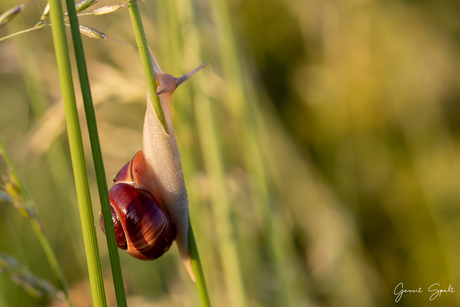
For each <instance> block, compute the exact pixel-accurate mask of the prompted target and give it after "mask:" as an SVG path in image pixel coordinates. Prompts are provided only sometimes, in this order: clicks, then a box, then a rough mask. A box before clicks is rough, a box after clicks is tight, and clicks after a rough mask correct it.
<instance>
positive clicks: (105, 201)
mask: <svg viewBox="0 0 460 307" xmlns="http://www.w3.org/2000/svg"><path fill="white" fill-rule="evenodd" d="M67 4H68V7H69V18H70V24H71V32H72V40H73V43H74V49H75V56H76V60H77V68H78V76H79V80H80V86H81V91H82V95H83V102H84V106H85V114H86V122H87V125H88V132H89V137H90V142H91V151H92V154H93V163H94V168H95V170H96V178H97V186H98V190H99V199H100V202H101V208H102V212H103V218H104V225H107V226H106V227H105V233H106V239H107V245H108V249H109V256H110V264H111V267H112V276H113V282H114V286H115V294H116V298H117V305H118V306H119V307H123V306H127V303H126V295H125V289H124V285H123V276H122V272H121V267H120V259H119V257H118V248H117V243H116V239H115V231H114V227H113V222H112V213H111V207H110V200H109V194H108V190H107V182H106V179H105V168H104V162H103V160H102V152H101V147H100V143H99V134H98V131H97V123H96V115H95V112H94V106H93V100H92V96H91V88H90V84H89V79H88V72H87V68H86V60H85V54H84V50H83V44H82V40H81V36H80V32H81V26H80V27H79V26H78V19H77V14H76V11H75V9H74V8H73V7H72V1H71V0H67ZM79 31H80V32H79Z"/></svg>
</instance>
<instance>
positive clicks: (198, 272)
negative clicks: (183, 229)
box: [188, 220, 211, 307]
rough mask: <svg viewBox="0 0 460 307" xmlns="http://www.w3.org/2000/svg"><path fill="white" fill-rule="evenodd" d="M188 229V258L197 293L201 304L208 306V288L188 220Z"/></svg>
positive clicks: (209, 303) (209, 304)
mask: <svg viewBox="0 0 460 307" xmlns="http://www.w3.org/2000/svg"><path fill="white" fill-rule="evenodd" d="M189 225H190V227H189V229H188V246H189V252H190V258H191V259H192V268H193V273H194V274H195V280H196V285H197V287H198V294H199V295H200V301H201V306H203V307H210V306H211V301H210V300H209V295H208V288H207V287H206V281H205V279H204V273H203V267H202V265H201V261H200V255H199V254H198V247H197V245H196V241H195V235H194V234H193V229H192V223H191V222H190V220H189Z"/></svg>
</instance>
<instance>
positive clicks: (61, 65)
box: [49, 0, 107, 307]
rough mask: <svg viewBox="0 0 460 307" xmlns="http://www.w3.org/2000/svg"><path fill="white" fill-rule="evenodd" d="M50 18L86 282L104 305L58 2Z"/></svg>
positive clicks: (54, 0)
mask: <svg viewBox="0 0 460 307" xmlns="http://www.w3.org/2000/svg"><path fill="white" fill-rule="evenodd" d="M49 2H50V7H51V12H50V17H51V22H52V32H53V41H54V47H55V52H56V59H57V64H58V65H57V66H58V71H59V79H60V84H61V92H62V97H63V102H64V109H65V115H66V124H67V134H68V138H69V145H70V153H71V158H72V167H73V171H74V177H75V185H76V190H77V198H78V203H79V208H80V218H81V223H82V230H83V239H84V243H85V251H86V257H87V264H88V272H89V279H90V285H91V292H92V297H93V304H94V306H98V307H99V306H107V301H106V298H105V291H104V283H103V276H102V270H101V263H100V257H99V248H98V245H97V238H96V232H95V228H94V217H93V211H92V206H91V196H90V193H89V185H88V177H87V173H86V163H85V157H84V152H83V143H82V136H81V130H80V123H79V120H78V112H77V107H76V102H75V92H74V88H73V82H72V73H71V67H70V59H69V52H68V48H67V41H66V35H65V29H64V22H63V19H62V7H61V3H60V1H59V0H50V1H49Z"/></svg>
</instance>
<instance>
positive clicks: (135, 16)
mask: <svg viewBox="0 0 460 307" xmlns="http://www.w3.org/2000/svg"><path fill="white" fill-rule="evenodd" d="M128 8H129V15H130V17H131V23H132V25H133V30H134V36H135V38H136V43H137V47H138V49H139V54H140V57H141V63H142V67H143V69H144V74H145V77H146V80H147V88H148V90H149V93H150V98H151V100H152V104H153V107H154V109H155V112H156V113H157V116H158V118H159V119H160V122H161V123H162V124H163V127H164V128H165V131H166V132H167V131H168V129H167V127H166V121H165V119H164V113H163V110H162V109H161V104H160V100H159V99H158V96H157V95H156V90H157V86H156V79H155V73H154V71H153V66H152V60H151V59H150V54H149V48H148V45H147V39H146V38H145V32H144V27H143V25H142V19H141V14H140V12H139V6H138V5H137V2H135V1H133V2H130V3H129V4H128ZM188 240H189V249H190V257H191V259H192V267H193V272H194V273H195V278H196V283H197V287H198V291H199V294H200V299H201V304H202V306H211V303H210V300H209V295H208V291H207V288H206V283H205V279H204V275H203V269H202V265H201V262H200V257H199V254H198V248H197V246H196V242H195V237H194V235H193V231H192V224H191V223H190V227H189V238H188Z"/></svg>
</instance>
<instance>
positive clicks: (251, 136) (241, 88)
mask: <svg viewBox="0 0 460 307" xmlns="http://www.w3.org/2000/svg"><path fill="white" fill-rule="evenodd" d="M212 9H213V14H214V20H215V23H216V28H217V33H218V35H217V37H218V46H219V53H220V56H221V61H222V66H223V73H224V78H225V80H226V82H227V84H228V85H227V89H228V91H227V93H226V94H225V97H226V104H227V106H228V108H229V110H230V112H231V113H232V115H233V116H234V117H235V118H238V119H239V123H240V127H239V129H240V132H239V133H240V135H241V140H242V144H243V148H244V150H243V152H244V160H245V164H246V169H247V170H248V172H249V173H250V174H251V176H249V178H250V185H251V190H252V192H253V194H254V199H255V202H254V203H255V204H256V206H257V208H258V211H259V214H260V216H261V217H262V226H263V232H264V234H266V238H267V253H268V257H269V259H270V260H271V263H272V265H273V273H274V276H275V279H276V281H277V296H278V299H279V304H280V305H282V306H292V299H291V297H292V295H291V294H290V292H289V288H288V287H287V277H286V274H285V272H286V270H285V269H284V267H283V265H282V259H287V257H285V256H283V253H284V252H283V248H282V246H281V240H280V238H279V233H280V231H278V230H277V229H276V227H277V225H276V224H275V223H274V222H273V218H274V214H273V212H272V208H271V204H272V201H271V197H270V192H269V189H268V186H267V181H266V176H265V171H264V169H265V166H264V163H265V161H264V156H263V155H262V151H261V145H260V141H259V133H258V131H257V129H256V127H255V125H254V110H253V106H252V104H251V101H249V99H248V98H247V97H248V96H247V93H246V88H245V80H244V74H243V71H242V65H241V61H240V58H239V56H238V52H237V49H236V48H235V46H236V39H235V35H234V33H233V27H232V23H231V18H230V12H229V9H228V5H227V3H226V1H224V0H215V1H212Z"/></svg>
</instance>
